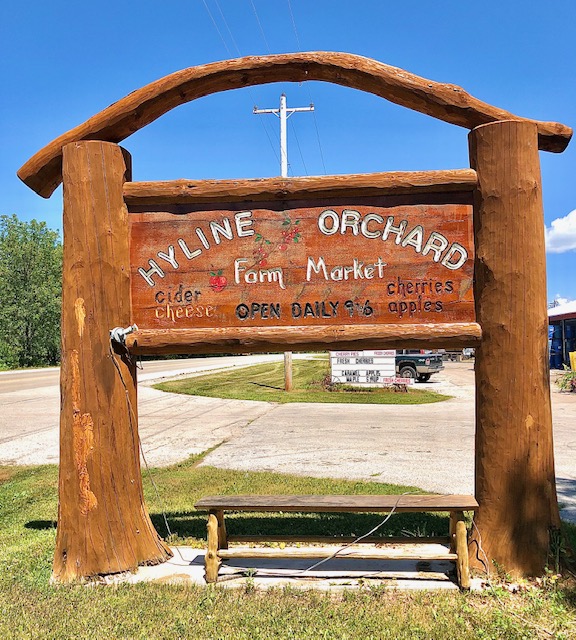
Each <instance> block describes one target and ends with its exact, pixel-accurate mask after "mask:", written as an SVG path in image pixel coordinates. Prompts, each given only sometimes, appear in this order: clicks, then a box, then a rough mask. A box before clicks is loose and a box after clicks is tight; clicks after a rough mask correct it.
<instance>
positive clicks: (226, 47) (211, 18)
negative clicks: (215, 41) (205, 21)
mask: <svg viewBox="0 0 576 640" xmlns="http://www.w3.org/2000/svg"><path fill="white" fill-rule="evenodd" d="M202 2H203V3H204V6H205V7H206V11H207V13H208V15H209V16H210V20H212V24H213V25H214V28H215V29H216V31H217V32H218V35H219V36H220V40H222V44H223V45H224V48H225V49H226V51H227V52H228V55H229V56H231V55H232V52H231V51H230V49H229V48H228V45H227V44H226V40H224V36H223V35H222V34H221V33H220V29H219V28H218V25H217V24H216V20H214V16H213V15H212V12H211V11H210V9H209V8H208V5H207V4H206V0H202Z"/></svg>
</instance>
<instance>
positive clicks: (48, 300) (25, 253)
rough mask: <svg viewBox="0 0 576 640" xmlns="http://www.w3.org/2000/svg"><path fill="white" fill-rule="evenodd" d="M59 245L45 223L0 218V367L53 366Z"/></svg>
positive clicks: (57, 326)
mask: <svg viewBox="0 0 576 640" xmlns="http://www.w3.org/2000/svg"><path fill="white" fill-rule="evenodd" d="M61 299H62V243H61V242H60V239H59V237H58V233H57V232H56V231H52V230H50V229H48V227H47V226H46V224H45V223H44V222H38V221H37V220H32V221H30V222H23V221H21V220H19V219H18V217H17V216H15V215H12V216H5V215H3V216H0V364H3V365H4V366H8V367H29V366H36V365H54V364H58V362H59V359H60V313H61V309H60V307H61Z"/></svg>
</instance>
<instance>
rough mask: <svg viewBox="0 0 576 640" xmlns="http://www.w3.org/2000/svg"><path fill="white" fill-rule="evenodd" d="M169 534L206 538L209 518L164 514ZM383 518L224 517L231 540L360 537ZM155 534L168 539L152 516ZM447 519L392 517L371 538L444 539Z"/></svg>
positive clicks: (159, 518) (320, 515)
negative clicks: (234, 537) (285, 536)
mask: <svg viewBox="0 0 576 640" xmlns="http://www.w3.org/2000/svg"><path fill="white" fill-rule="evenodd" d="M166 517H167V519H168V524H169V526H170V530H171V531H172V533H175V534H177V535H178V536H179V537H181V538H199V539H205V538H206V523H207V521H208V514H207V513H205V512H199V511H190V512H184V513H168V514H166ZM385 517H386V514H373V513H289V514H274V515H270V513H262V514H260V515H258V514H256V513H250V514H244V513H227V514H226V529H227V531H228V534H229V535H231V536H234V535H238V536H255V535H262V536H266V535H268V536H283V535H290V536H293V535H303V536H333V537H334V540H335V541H337V540H338V538H339V537H341V536H357V537H359V536H362V535H364V534H366V533H368V532H369V531H370V530H371V529H373V528H374V527H375V526H376V525H377V524H379V523H380V522H382V521H383V520H384V518H385ZM151 518H152V522H153V524H154V526H155V527H156V530H157V531H158V532H159V533H161V534H162V535H167V532H166V525H165V523H164V517H163V515H162V514H157V513H156V514H153V515H152V516H151ZM448 526H449V519H448V517H447V516H445V517H443V516H439V515H436V514H427V513H414V514H404V513H399V514H394V515H392V517H391V518H390V520H389V521H388V522H387V523H386V524H385V525H384V526H383V527H381V528H380V529H379V530H378V531H376V532H375V533H374V534H373V535H374V536H378V537H382V538H383V539H385V538H386V537H389V536H406V537H408V538H409V537H414V536H446V535H448Z"/></svg>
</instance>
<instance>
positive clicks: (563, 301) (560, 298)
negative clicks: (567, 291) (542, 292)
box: [554, 293, 576, 305]
mask: <svg viewBox="0 0 576 640" xmlns="http://www.w3.org/2000/svg"><path fill="white" fill-rule="evenodd" d="M554 302H556V303H558V305H562V304H568V303H569V302H576V300H570V298H565V297H564V296H561V295H560V294H559V293H557V294H556V295H555V296H554Z"/></svg>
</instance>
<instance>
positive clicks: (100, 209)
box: [53, 141, 172, 582]
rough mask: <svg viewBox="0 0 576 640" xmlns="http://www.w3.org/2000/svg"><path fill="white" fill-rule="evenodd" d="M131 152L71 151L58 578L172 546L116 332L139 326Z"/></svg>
mask: <svg viewBox="0 0 576 640" xmlns="http://www.w3.org/2000/svg"><path fill="white" fill-rule="evenodd" d="M129 174H130V156H129V154H128V153H127V152H125V151H124V150H123V149H121V148H120V147H119V146H118V145H115V144H112V143H109V142H99V141H82V142H74V143H72V144H70V145H67V146H66V147H65V149H64V225H63V226H64V265H63V277H62V361H61V373H60V378H61V380H60V385H61V396H62V401H61V411H60V477H59V505H58V529H57V536H56V549H55V552H54V565H53V572H54V577H55V578H56V579H57V580H59V581H61V582H67V581H70V580H75V579H77V578H81V577H85V576H92V575H96V574H100V573H117V572H119V571H127V570H134V569H136V568H137V567H138V565H140V564H144V563H146V564H156V563H160V562H164V561H165V560H167V559H168V558H169V557H170V556H171V555H172V553H171V552H170V550H169V549H168V547H167V546H166V545H165V544H164V542H163V541H162V540H161V539H160V538H159V537H158V534H157V533H156V531H155V529H154V526H153V525H152V522H151V521H150V517H149V515H148V512H147V510H146V507H145V505H144V495H143V489H142V477H141V473H140V451H139V447H138V442H139V440H138V411H137V407H136V367H135V364H134V362H133V361H132V360H130V359H129V358H128V357H127V355H128V354H127V352H125V353H122V352H121V351H119V352H118V353H114V352H113V351H112V347H111V342H110V334H109V331H110V329H112V328H113V327H116V326H120V327H125V326H127V325H128V324H130V277H129V273H130V269H129V265H130V255H129V249H128V239H129V238H128V211H127V209H126V206H125V204H124V200H123V197H122V184H123V182H124V180H125V179H126V178H127V177H129Z"/></svg>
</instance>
